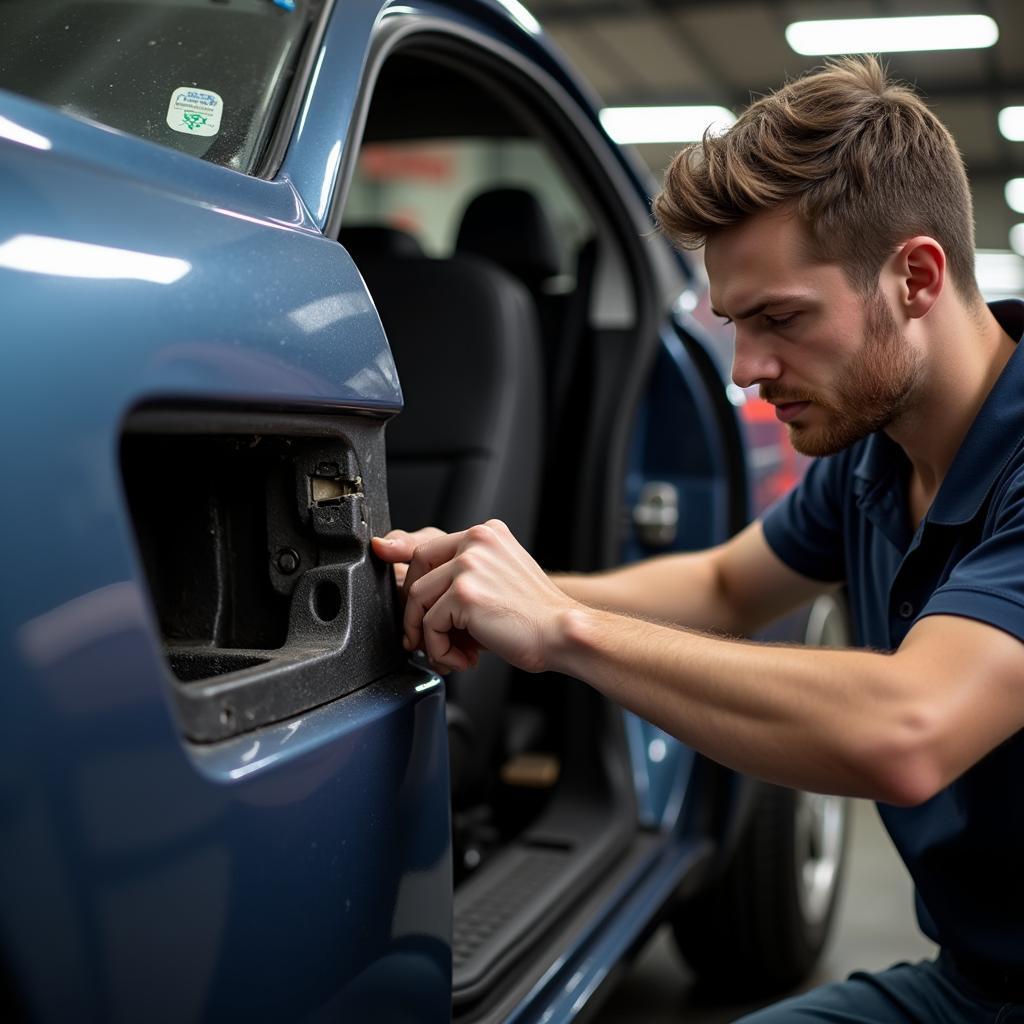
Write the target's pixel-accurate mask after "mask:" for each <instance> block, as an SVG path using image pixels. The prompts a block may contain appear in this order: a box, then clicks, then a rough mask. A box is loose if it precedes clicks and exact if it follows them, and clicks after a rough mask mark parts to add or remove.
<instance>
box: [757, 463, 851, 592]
mask: <svg viewBox="0 0 1024 1024" xmlns="http://www.w3.org/2000/svg"><path fill="white" fill-rule="evenodd" d="M847 456H848V453H846V452H841V453H840V454H839V455H830V456H828V457H826V458H821V459H816V460H815V461H814V462H812V463H811V465H810V466H809V467H808V469H807V472H806V473H805V474H804V478H803V479H802V480H801V481H800V483H799V484H797V485H796V487H794V488H793V490H791V491H790V492H789V493H788V494H786V495H783V497H782V498H780V499H779V500H778V501H777V502H776V503H775V504H774V505H772V506H771V507H770V508H769V509H768V511H767V512H765V513H764V516H763V517H762V522H761V525H762V527H763V529H764V536H765V539H766V540H767V541H768V546H769V547H770V548H771V549H772V551H774V552H775V554H776V555H777V556H778V557H779V558H780V559H781V560H782V561H783V562H785V563H786V565H788V566H789V567H790V568H791V569H793V570H794V571H795V572H798V573H800V575H801V576H807V577H808V578H810V579H812V580H820V581H821V582H823V583H839V582H842V581H843V580H845V579H846V557H845V551H844V544H843V494H844V493H845V489H846V486H845V481H846V471H847V468H848V467H847V462H848V457H847Z"/></svg>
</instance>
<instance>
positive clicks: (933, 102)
mask: <svg viewBox="0 0 1024 1024" xmlns="http://www.w3.org/2000/svg"><path fill="white" fill-rule="evenodd" d="M527 6H528V7H529V10H530V13H531V14H533V16H534V17H536V18H537V19H538V20H539V21H540V23H541V25H542V26H543V27H544V28H545V29H546V31H547V32H548V34H549V35H550V36H551V37H552V38H553V39H554V40H555V42H556V43H557V44H558V46H559V47H561V49H562V50H563V51H564V52H565V53H566V55H567V56H568V57H569V59H570V60H571V61H572V62H573V64H575V66H576V68H577V69H578V70H580V71H581V72H582V73H583V74H584V75H585V76H586V77H587V79H588V80H589V81H590V84H591V85H592V86H593V88H594V90H595V91H596V92H597V94H598V96H599V97H600V102H601V105H602V106H603V107H605V108H610V109H609V110H606V113H605V123H606V127H608V128H609V130H610V131H611V133H612V134H613V135H614V136H616V137H617V138H618V139H619V141H623V142H629V143H631V144H633V145H634V146H635V148H636V151H637V152H638V153H639V154H640V156H641V157H642V159H643V160H644V161H645V162H646V164H647V165H648V166H649V167H650V169H651V171H652V172H653V173H654V174H655V176H656V177H658V178H659V179H660V177H661V175H662V173H663V172H664V169H665V167H666V166H667V165H668V163H669V161H670V160H671V158H672V155H673V154H674V153H675V152H676V151H677V150H678V149H679V147H680V145H681V144H682V143H683V142H685V141H687V140H689V139H692V138H696V137H699V135H700V133H701V132H702V131H703V129H704V127H706V126H707V124H708V123H709V121H714V120H719V121H723V122H724V123H728V120H729V118H730V117H731V116H732V115H734V114H736V113H739V112H740V111H741V110H742V109H743V108H744V107H745V106H747V104H748V103H749V102H750V100H751V98H752V97H753V98H756V97H757V96H758V95H761V94H763V93H765V92H769V91H771V90H772V89H775V88H777V87H778V86H779V85H781V84H782V83H783V82H784V81H785V80H786V79H787V78H788V77H793V76H795V75H799V74H800V73H801V72H804V71H807V70H809V69H811V68H813V67H816V66H818V65H820V64H821V63H822V62H823V60H824V59H825V56H824V55H825V54H828V53H837V52H843V48H844V47H854V48H857V46H858V43H859V42H860V39H859V37H861V36H862V37H863V38H864V39H865V40H866V41H865V42H864V44H863V48H865V49H869V50H871V51H872V52H878V53H882V54H883V55H884V59H885V61H886V63H887V64H888V65H889V68H890V71H891V73H892V74H893V75H894V76H895V77H896V78H899V79H901V80H903V81H905V82H908V83H910V84H911V85H913V86H915V87H916V88H917V90H918V91H919V92H920V93H922V94H923V95H924V97H925V98H926V99H927V101H928V103H929V105H930V106H931V108H932V109H933V110H934V111H935V112H936V114H937V115H938V116H939V118H941V120H942V121H943V122H944V123H945V125H946V126H947V127H948V128H949V130H950V131H951V132H952V133H953V136H954V138H955V139H956V140H957V143H958V145H959V146H960V150H961V152H962V153H963V156H964V160H965V161H966V163H967V170H968V174H969V176H970V180H971V185H972V188H973V191H974V202H975V217H976V225H977V246H978V250H979V255H978V276H979V283H980V284H981V287H982V291H983V292H984V293H985V294H986V295H987V296H989V297H998V296H999V295H1004V294H1016V295H1019V294H1021V293H1022V292H1024V259H1022V258H1021V255H1020V254H1021V253H1024V3H1021V2H1020V0H900V2H898V3H897V2H896V0H795V2H794V0H790V2H781V0H535V2H532V3H530V2H529V0H528V3H527ZM912 16H928V17H929V20H928V21H927V22H917V23H903V24H893V23H891V22H889V19H892V18H898V19H899V20H902V19H904V18H908V17H912ZM938 16H946V17H949V16H957V17H958V18H960V19H965V18H966V19H968V20H959V21H940V20H936V19H937V17H938ZM850 19H857V20H858V21H860V24H858V25H849V24H847V25H840V26H829V25H828V24H827V22H829V21H834V20H850ZM861 19H886V20H885V21H884V22H878V21H876V22H875V23H873V24H872V23H865V22H864V21H861ZM822 22H824V23H826V24H820V23H822ZM808 23H810V24H808ZM836 40H838V43H837V42H836ZM904 46H913V47H920V48H921V49H916V50H906V49H892V47H904ZM797 49H800V50H802V51H805V52H797ZM806 51H814V52H810V53H809V52H806ZM651 107H655V108H658V107H675V108H682V109H678V110H676V111H672V112H665V111H656V112H654V113H653V114H651V113H650V111H649V110H647V109H645V108H651ZM706 107H718V108H722V110H721V111H719V112H717V114H713V116H712V117H711V118H710V119H709V118H708V117H707V116H706V113H705V112H704V111H702V110H700V108H706ZM623 108H625V112H621V111H623ZM631 108H632V109H631ZM636 108H640V109H636ZM687 108H690V109H687ZM692 108H697V109H696V110H694V109H692ZM1014 250H1016V251H1014Z"/></svg>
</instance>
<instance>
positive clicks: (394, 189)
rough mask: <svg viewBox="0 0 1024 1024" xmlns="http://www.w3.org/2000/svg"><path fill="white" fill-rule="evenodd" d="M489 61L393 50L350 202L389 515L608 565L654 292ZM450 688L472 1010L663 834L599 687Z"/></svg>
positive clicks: (458, 1002)
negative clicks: (376, 342)
mask: <svg viewBox="0 0 1024 1024" xmlns="http://www.w3.org/2000/svg"><path fill="white" fill-rule="evenodd" d="M493 75H494V68H481V67H479V66H477V65H476V64H475V63H474V62H473V61H472V60H470V59H469V58H465V59H462V58H461V57H460V54H459V53H458V50H457V48H456V49H455V50H452V49H451V48H442V47H438V48H436V49H435V48H431V47H430V46H429V45H427V46H422V45H421V46H420V47H418V48H416V49H414V50H410V49H402V50H400V51H398V52H396V53H394V54H392V55H390V56H389V57H388V58H387V60H386V61H385V62H384V64H383V67H382V69H381V71H380V73H379V76H378V78H377V80H376V84H375V86H374V89H373V94H372V99H371V101H370V103H369V109H368V111H367V115H366V125H365V131H364V134H363V139H362V150H361V154H360V159H359V162H358V164H357V166H356V169H355V172H354V175H353V180H352V182H351V184H350V187H349V190H348V195H347V201H346V205H345V208H344V212H343V214H342V216H341V226H340V230H339V231H338V239H339V241H340V242H341V244H342V245H344V246H345V247H346V249H347V250H348V251H349V253H350V254H351V256H352V257H353V259H354V261H355V262H356V265H357V266H358V268H359V269H360V271H361V273H362V274H363V276H364V279H365V281H366V284H367V287H368V289H369V291H370V293H371V295H372V297H373V299H374V303H375V305H376V306H377V308H378V311H379V313H380V317H381V321H382V324H383V326H384V328H385V332H386V334H387V337H388V340H389V343H390V345H391V349H392V353H393V355H394V358H395V362H396V365H397V368H398V372H399V377H400V380H401V384H402V389H403V395H404V398H405V409H404V411H403V412H402V413H401V414H400V415H399V416H398V417H396V419H395V420H394V421H393V422H392V423H391V424H390V425H389V427H388V430H387V472H388V488H389V498H390V509H391V521H392V523H393V525H394V526H396V527H401V528H404V529H416V528H419V527H421V526H426V525H433V526H437V527H440V528H441V529H444V530H446V531H453V530H459V529H464V528H466V527H468V526H470V525H472V524H474V523H476V522H482V521H485V520H486V519H489V518H492V517H496V518H500V519H502V520H504V521H505V522H506V523H507V524H508V525H509V526H510V528H511V529H512V531H513V532H514V533H515V535H516V536H517V537H518V538H519V539H520V541H521V542H522V543H523V544H524V545H525V546H526V547H527V548H528V549H529V550H530V551H531V552H532V553H533V554H534V555H535V556H536V557H537V558H538V559H539V560H540V562H541V564H542V565H544V566H545V567H546V568H548V569H592V568H599V567H601V566H606V565H608V564H610V563H611V562H612V561H614V560H615V555H616V552H617V548H618V544H619V532H620V524H619V520H620V517H621V512H622V497H623V495H622V481H623V478H624V472H625V468H624V462H625V455H626V441H627V438H628V433H629V429H630V419H631V416H632V414H633V411H634V407H635V402H636V396H637V393H638V391H639V387H640V384H641V381H642V379H643V373H644V370H645V369H646V366H647V363H646V362H645V357H644V350H645V348H646V349H647V350H653V343H654V331H653V330H652V328H651V326H650V321H649V320H648V318H647V317H645V316H643V315H642V313H643V310H644V307H645V305H649V304H650V300H649V298H648V297H645V296H644V295H643V294H642V292H641V289H640V288H639V287H638V283H637V280H636V275H635V272H634V271H633V270H632V269H631V268H632V266H633V265H634V264H633V263H631V259H633V257H631V256H630V255H629V254H627V253H626V252H625V251H624V246H623V244H622V242H621V241H620V240H619V237H618V234H619V232H620V231H621V226H618V225H612V224H610V223H607V222H606V221H605V219H604V214H603V212H602V208H601V205H600V202H599V200H598V198H597V196H596V195H595V194H593V193H591V192H589V191H588V190H587V188H586V186H585V185H584V184H583V183H582V182H581V181H579V180H578V179H579V178H580V175H579V168H576V167H574V166H573V163H572V159H571V157H570V155H569V154H568V153H567V152H565V151H563V150H560V149H559V148H558V147H557V146H555V144H554V143H553V142H552V138H553V125H551V124H550V123H548V124H545V123H544V120H543V119H542V118H541V117H539V116H538V115H537V112H536V111H535V110H534V111H530V108H529V104H528V97H527V96H526V95H525V94H524V91H523V90H516V89H513V90H512V91H511V92H510V91H509V90H508V83H507V82H506V83H505V89H504V91H502V92H501V94H500V95H499V92H498V90H497V88H496V85H495V79H494V77H493ZM517 96H518V97H519V102H517V101H516V97H517ZM553 185H554V187H553ZM439 211H443V216H441V217H439V215H438V214H439ZM559 218H560V219H559ZM446 686H447V695H448V696H447V709H448V723H449V746H450V762H451V781H452V811H453V842H454V855H455V865H454V875H455V885H456V892H455V921H454V930H455V931H454V944H453V968H454V1005H455V1012H456V1019H470V1018H473V1017H475V1016H477V1015H478V1014H480V1013H482V1012H483V1011H484V1010H485V1009H486V1008H487V1007H485V1006H484V1005H483V1003H482V1000H483V998H484V993H487V1000H486V1002H487V1006H488V1007H490V1008H491V1009H490V1012H493V1003H494V1000H495V999H497V998H500V995H501V993H502V991H503V989H502V985H501V977H502V974H503V973H505V972H506V971H507V970H508V968H509V967H511V966H512V965H513V964H515V963H517V962H519V961H520V959H521V958H522V957H523V956H527V955H532V953H535V952H536V951H537V950H538V948H539V947H543V945H544V942H545V941H558V940H557V938H556V936H557V935H558V934H562V936H563V938H564V933H565V929H567V928H571V927H572V925H573V918H574V916H575V914H577V913H579V911H580V910H581V908H582V907H583V906H584V904H585V903H586V902H587V899H586V898H587V897H588V896H590V895H591V894H592V893H593V891H594V889H595V887H597V886H602V885H609V884H613V882H614V881H615V880H616V879H620V880H621V877H623V875H622V874H620V872H625V871H627V870H628V866H629V864H630V863H632V862H633V856H639V853H640V851H641V849H642V848H643V846H644V838H643V836H641V835H639V834H638V832H637V819H636V809H635V804H634V800H633V796H632V780H631V777H630V769H629V764H630V762H629V756H628V751H627V749H626V743H625V737H624V735H623V731H622V727H621V719H620V718H619V717H618V716H616V715H614V714H612V713H611V712H610V711H609V708H608V707H607V705H606V704H605V702H604V701H603V700H601V699H600V698H598V697H597V696H596V694H594V693H593V692H592V691H589V690H588V689H587V688H586V687H585V686H583V685H582V684H580V683H578V682H576V681H573V680H568V679H564V678H552V677H550V676H543V675H542V676H529V675H526V674H523V673H518V672H515V671H513V670H511V669H509V668H508V666H506V665H505V664H503V663H501V662H500V661H498V660H497V659H495V658H492V657H488V656H486V655H485V656H484V658H482V660H481V664H480V666H479V667H478V668H476V669H475V670H472V671H469V672H463V673H458V674H455V675H452V676H449V677H448V678H447V680H446ZM631 854H632V855H633V856H631ZM613 865H614V866H615V868H616V870H615V871H612V872H610V870H609V869H610V868H611V867H612V866H613ZM520 976H521V972H520ZM526 976H528V973H527V975H526ZM496 994H497V995H496Z"/></svg>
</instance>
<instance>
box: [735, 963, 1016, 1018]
mask: <svg viewBox="0 0 1024 1024" xmlns="http://www.w3.org/2000/svg"><path fill="white" fill-rule="evenodd" d="M790 1021H792V1022H793V1024H810V1022H811V1021H820V1022H822V1024H1003V1022H1004V1021H1005V1022H1006V1024H1010V1022H1015V1024H1016V1022H1020V1024H1024V999H1017V1000H1015V1001H1006V1000H1004V999H999V998H995V999H993V998H990V997H988V996H986V995H983V994H982V993H981V992H980V991H979V990H978V989H977V988H975V987H974V986H973V985H972V984H971V983H970V982H968V981H967V980H966V979H964V978H962V977H958V976H955V974H954V971H953V968H951V967H950V966H949V965H948V963H947V962H946V961H945V959H944V958H941V959H940V960H939V961H934V960H922V961H921V962H920V963H916V964H908V963H901V964H895V965H893V966H892V967H890V968H889V969H888V970H885V971H880V972H879V973H877V974H867V973H865V972H863V971H857V972H856V973H854V974H851V975H850V977H849V978H847V979H846V981H836V982H832V983H831V984H829V985H822V986H821V987H820V988H816V989H813V990H812V991H810V992H807V993H805V994H804V995H800V996H794V997H793V998H792V999H786V1000H784V1001H783V1002H781V1003H776V1004H775V1005H774V1006H769V1007H767V1008H766V1009H764V1010H759V1011H758V1012H757V1013H753V1014H750V1015H749V1016H747V1017H743V1018H742V1019H741V1020H740V1021H739V1022H738V1024H787V1022H790Z"/></svg>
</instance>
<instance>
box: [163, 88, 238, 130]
mask: <svg viewBox="0 0 1024 1024" xmlns="http://www.w3.org/2000/svg"><path fill="white" fill-rule="evenodd" d="M223 113H224V101H223V100H222V99H221V98H220V96H218V95H217V93H215V92H210V91H209V89H196V88H195V87H194V86H191V85H183V86H181V87H180V88H178V89H175V90H174V92H172V93H171V102H170V105H169V106H168V108H167V124H168V126H169V127H171V128H173V129H174V130H175V131H176V132H181V133H182V134H183V135H216V134H217V132H219V131H220V119H221V115H222V114H223Z"/></svg>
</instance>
